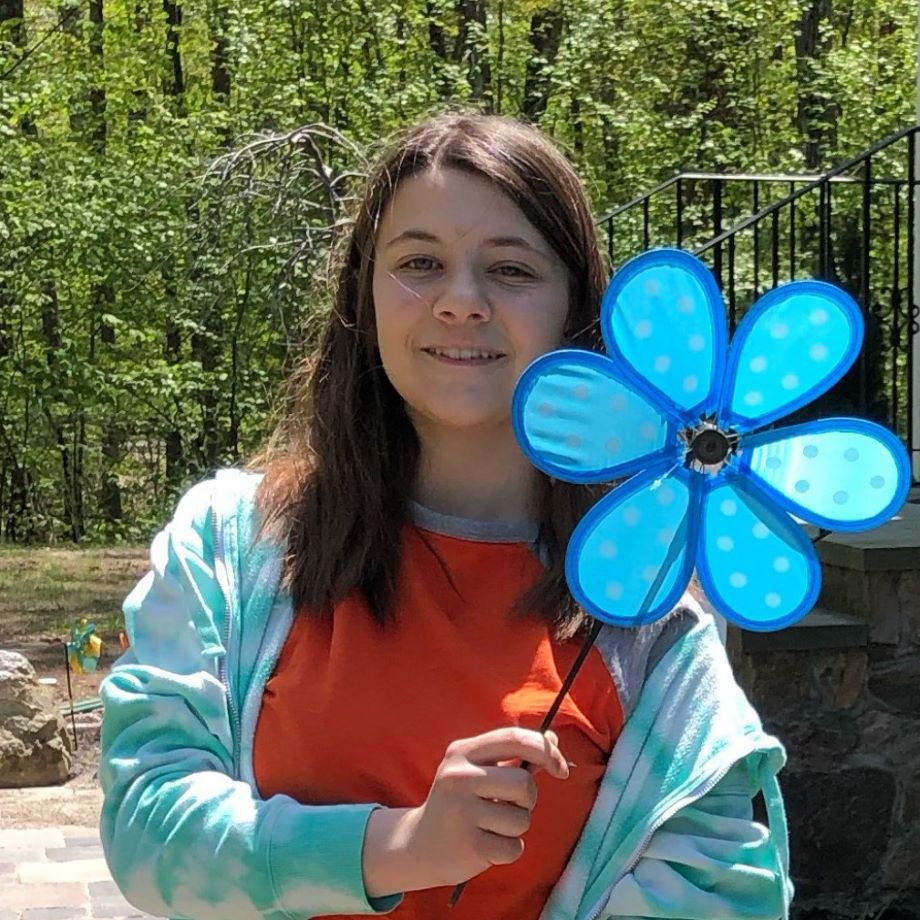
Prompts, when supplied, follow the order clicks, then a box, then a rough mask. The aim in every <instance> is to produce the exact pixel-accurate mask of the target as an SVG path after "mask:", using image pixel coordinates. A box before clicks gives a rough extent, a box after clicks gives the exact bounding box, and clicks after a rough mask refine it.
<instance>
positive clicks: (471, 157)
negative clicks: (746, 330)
mask: <svg viewBox="0 0 920 920" xmlns="http://www.w3.org/2000/svg"><path fill="white" fill-rule="evenodd" d="M438 166H441V167H451V168H454V169H460V170H464V171H466V172H469V173H472V174H474V175H477V176H481V177H483V178H485V179H487V180H488V181H489V182H491V183H493V184H494V185H495V187H496V188H497V189H498V190H499V191H501V192H502V193H504V194H505V195H506V196H507V197H508V198H510V199H511V201H513V202H514V204H515V205H517V207H518V208H520V210H521V211H522V212H523V213H524V215H525V216H526V217H527V219H528V220H529V221H530V222H531V223H532V224H533V226H534V227H535V228H536V229H537V230H538V231H539V232H540V233H541V234H542V236H543V237H544V239H546V241H547V242H548V243H549V244H550V245H551V246H552V247H553V249H554V250H555V251H556V253H557V254H558V256H559V257H560V259H561V260H562V261H563V263H564V264H565V265H566V267H567V268H568V274H569V279H570V289H569V312H568V317H567V321H566V326H565V333H564V337H565V340H566V342H567V343H568V344H572V345H578V346H582V347H587V348H597V347H598V346H599V343H600V335H599V326H598V311H599V306H600V299H601V296H602V294H603V290H604V286H605V283H606V269H605V265H604V257H603V254H602V252H601V248H600V245H599V241H598V236H597V230H596V226H595V222H594V218H593V216H592V212H591V208H590V205H589V203H588V199H587V196H586V194H585V191H584V189H583V187H582V185H581V183H580V181H579V179H578V177H577V176H576V174H575V172H574V170H573V168H572V166H571V165H570V163H569V162H568V160H567V159H566V158H565V156H564V155H563V154H562V153H561V152H560V151H559V150H557V149H556V147H555V146H553V144H552V143H551V142H550V141H549V140H548V139H547V138H546V137H545V136H544V135H543V134H541V133H540V132H539V131H538V130H537V129H536V128H532V127H530V126H527V125H525V124H522V123H520V122H518V121H515V120H514V119H511V118H506V117H502V116H494V115H458V114H449V115H441V116H438V117H435V118H431V119H429V120H426V121H424V122H423V123H421V124H419V125H417V126H415V127H413V128H410V129H409V130H408V131H407V132H406V133H404V134H403V135H402V136H401V137H400V138H398V139H397V140H396V142H395V143H393V144H392V145H391V146H390V148H389V150H388V151H387V152H386V153H385V154H384V155H383V157H382V158H381V160H380V162H379V163H378V165H377V167H376V168H375V169H374V170H373V171H372V172H371V175H370V177H369V179H368V182H367V186H366V190H365V193H364V195H363V198H362V201H361V204H360V206H359V208H358V211H357V214H356V215H355V219H354V223H353V225H352V228H351V232H350V235H349V237H348V238H347V240H345V246H344V249H343V252H342V256H341V264H340V268H339V271H338V283H337V285H336V290H335V296H334V305H333V309H332V311H331V313H330V315H329V317H328V320H327V322H326V325H325V329H324V330H323V333H322V337H321V341H320V345H319V348H318V351H317V353H316V354H314V355H313V356H311V357H310V358H305V359H304V360H303V361H302V362H301V363H300V364H299V366H297V367H296V369H295V371H294V373H293V374H292V375H291V377H290V378H289V380H288V381H287V387H286V396H287V400H286V405H287V409H286V413H285V417H284V418H283V419H282V420H281V422H280V424H279V426H278V428H277V429H276V431H275V433H274V435H273V437H272V439H271V440H270V442H269V445H268V446H267V447H266V448H265V449H264V450H263V451H262V452H261V453H260V454H259V455H258V456H256V457H255V458H253V461H252V462H251V463H250V464H248V465H249V467H250V468H253V469H264V470H265V473H266V475H265V478H264V480H263V482H262V484H261V486H260V488H259V492H258V497H257V501H258V506H259V509H260V511H261V514H262V520H263V524H262V534H263V535H266V534H270V535H273V536H274V537H275V538H280V539H281V540H282V541H283V542H284V544H285V545H286V553H285V559H284V568H283V572H284V581H285V584H286V585H287V587H288V588H289V590H290V591H291V595H292V600H293V603H294V608H295V610H297V611H299V612H307V613H308V614H309V615H314V616H330V615H331V612H332V610H333V608H334V606H335V605H336V604H337V603H338V602H339V601H341V600H342V599H343V598H344V597H345V596H346V595H347V594H349V593H350V592H351V591H353V590H355V589H357V590H359V591H361V592H363V594H364V596H365V598H366V599H367V601H368V604H369V606H370V608H371V610H372V611H373V614H374V616H375V618H376V619H377V620H378V622H380V623H381V624H386V623H387V622H390V621H392V620H394V619H395V611H394V598H395V593H396V585H397V579H398V575H399V566H400V549H401V540H400V534H401V531H402V528H403V526H404V524H405V523H406V520H407V516H408V513H409V510H408V509H409V502H410V499H411V498H412V494H413V489H414V487H415V482H416V472H417V469H418V463H419V443H418V439H417V437H416V433H415V430H414V428H413V426H412V423H411V421H410V419H409V416H408V414H407V413H406V410H405V407H404V404H403V401H402V398H401V397H400V396H399V395H398V394H397V392H396V390H395V389H394V388H393V386H392V384H391V383H390V382H389V380H388V378H387V376H386V374H385V373H384V371H383V368H382V367H381V364H380V356H379V354H378V353H377V351H376V347H375V342H376V330H375V320H374V304H373V297H372V287H371V284H372V277H373V268H374V251H375V239H376V234H377V229H378V225H379V223H380V221H381V219H382V217H383V214H384V212H385V210H386V207H387V205H388V203H389V201H390V199H391V198H392V196H393V194H394V192H395V190H396V189H397V188H398V187H399V184H400V183H401V182H402V181H403V180H404V179H407V178H409V177H410V176H413V175H415V174H417V173H420V172H423V171H425V170H427V169H429V168H431V167H438ZM541 488H542V500H541V508H542V511H541V520H540V524H541V540H542V542H543V544H544V546H545V551H546V559H547V568H546V572H545V574H544V575H543V577H542V578H541V579H540V580H539V581H538V583H537V584H536V585H534V586H533V588H532V589H531V590H530V591H528V592H527V594H526V595H525V596H524V597H522V598H521V599H520V601H519V603H518V608H519V610H520V611H521V612H524V613H532V614H536V615H539V616H541V617H542V618H543V619H545V620H547V621H548V622H550V623H552V624H553V626H554V628H555V633H556V635H557V636H560V637H562V636H570V635H572V634H574V633H575V632H577V631H578V628H579V626H580V625H581V623H582V621H583V614H582V613H581V612H580V611H579V610H578V608H577V606H576V604H575V603H574V600H573V599H572V597H571V595H570V594H569V592H568V589H567V586H566V583H565V576H564V555H565V546H566V544H567V542H568V539H569V536H570V534H571V532H572V529H573V528H574V526H575V524H576V523H577V522H578V520H579V518H580V517H581V516H582V514H584V512H585V511H586V510H587V508H588V506H589V505H590V504H591V503H592V502H593V501H594V500H595V497H596V496H594V495H592V494H591V491H590V490H588V489H586V488H585V487H584V486H577V487H576V486H571V485H569V484H567V483H563V482H559V481H555V480H550V479H549V478H548V477H542V478H541Z"/></svg>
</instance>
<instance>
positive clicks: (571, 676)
mask: <svg viewBox="0 0 920 920" xmlns="http://www.w3.org/2000/svg"><path fill="white" fill-rule="evenodd" d="M603 626H604V623H603V621H602V620H595V621H594V623H593V624H592V626H591V631H590V632H589V633H588V635H587V636H586V638H585V642H584V645H582V647H581V651H579V653H578V657H577V658H576V659H575V661H574V662H573V663H572V667H571V668H569V673H568V674H567V675H566V678H565V680H564V681H563V682H562V686H561V687H560V688H559V692H558V693H557V694H556V699H554V700H553V705H552V706H550V707H549V710H548V711H547V713H546V715H545V716H544V717H543V722H542V723H541V724H540V729H539V730H540V733H541V734H545V733H546V732H547V731H549V728H550V726H551V725H552V724H553V719H555V718H556V714H557V713H558V712H559V707H560V706H562V701H563V700H564V699H565V695H566V694H567V693H568V692H569V690H570V689H571V687H572V684H573V683H574V681H575V678H576V677H577V676H578V672H579V671H580V670H581V666H582V665H583V664H584V663H585V659H586V658H587V657H588V653H589V652H590V651H591V649H592V647H593V646H594V640H595V639H597V637H598V635H599V634H600V631H601V629H602V628H603ZM521 766H522V767H524V769H527V766H528V765H527V763H526V762H523V763H521ZM466 885H467V883H466V882H461V883H460V884H459V885H457V887H456V888H454V891H453V894H451V896H450V901H449V903H448V906H449V907H455V906H456V904H457V902H458V901H459V900H460V896H461V895H462V894H463V889H464V888H466Z"/></svg>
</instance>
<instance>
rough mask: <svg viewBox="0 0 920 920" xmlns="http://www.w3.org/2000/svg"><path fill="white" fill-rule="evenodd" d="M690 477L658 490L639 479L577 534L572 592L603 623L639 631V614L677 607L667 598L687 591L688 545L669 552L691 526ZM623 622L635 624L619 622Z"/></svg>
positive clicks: (671, 479)
mask: <svg viewBox="0 0 920 920" xmlns="http://www.w3.org/2000/svg"><path fill="white" fill-rule="evenodd" d="M659 476H660V474H659ZM689 476H690V474H689V473H687V472H686V471H680V472H679V473H675V474H672V475H671V476H668V477H666V478H665V480H664V481H663V482H661V483H660V484H657V483H656V479H657V478H658V477H656V476H653V475H651V474H648V475H646V474H639V476H637V477H635V478H634V479H633V480H630V482H629V483H627V484H626V485H624V486H622V487H621V488H620V489H616V490H614V491H613V492H611V493H609V494H608V495H607V496H605V497H604V498H603V499H601V501H600V502H599V503H598V504H597V505H596V506H595V508H594V509H593V511H592V512H591V513H590V514H589V515H588V516H587V517H585V518H584V519H583V520H582V522H581V523H580V524H579V526H578V528H577V529H576V531H575V533H574V535H573V536H572V540H571V542H570V545H569V556H570V559H571V560H573V566H572V570H571V572H570V575H571V576H572V578H571V584H572V589H573V591H574V592H575V595H576V598H577V599H578V600H579V602H581V603H584V605H585V607H586V609H588V610H590V611H591V612H592V613H594V614H595V615H597V616H599V617H600V618H601V619H603V620H604V621H605V622H614V623H619V625H635V621H634V620H635V617H636V616H637V612H638V611H642V610H643V609H644V610H646V611H647V612H648V611H649V610H651V609H653V606H654V605H655V604H658V603H661V604H662V605H666V602H667V603H671V604H673V602H672V601H670V600H669V597H668V594H669V593H673V592H674V591H678V590H683V587H684V586H685V585H686V580H682V579H689V576H690V570H689V569H688V568H686V566H685V563H686V562H687V558H686V541H680V540H678V541H677V542H676V543H675V544H674V545H673V549H674V550H675V552H674V553H673V554H672V555H669V550H671V549H672V543H673V539H674V536H675V534H677V533H678V531H680V530H681V528H682V527H684V526H687V517H688V508H689V503H690V490H689V488H688V485H687V483H688V481H689ZM656 486H657V487H656ZM663 497H664V499H665V500H664V501H662V498H663ZM662 533H667V536H668V540H667V541H665V542H662V540H661V539H660V536H661V534H662ZM614 586H617V587H614ZM650 592H654V594H655V596H654V597H648V595H649V593H650ZM678 596H679V595H678ZM674 602H676V598H675V599H674ZM668 609H670V606H669V607H668ZM598 611H600V613H598ZM624 617H625V618H629V617H632V618H633V622H632V623H631V624H630V623H625V622H623V621H622V619H618V618H624Z"/></svg>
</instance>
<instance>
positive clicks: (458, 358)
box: [422, 345, 506, 366]
mask: <svg viewBox="0 0 920 920" xmlns="http://www.w3.org/2000/svg"><path fill="white" fill-rule="evenodd" d="M422 351H423V352H425V354H426V355H431V357H432V358H435V359H436V360H438V361H441V362H443V363H445V364H462V365H467V366H473V365H482V364H494V363H495V362H496V361H500V360H501V359H502V358H504V357H506V355H505V354H504V353H503V352H500V351H492V350H491V349H487V348H442V347H441V346H438V345H433V346H431V347H428V348H423V349H422Z"/></svg>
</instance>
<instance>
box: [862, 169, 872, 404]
mask: <svg viewBox="0 0 920 920" xmlns="http://www.w3.org/2000/svg"><path fill="white" fill-rule="evenodd" d="M861 223H862V266H861V268H860V274H861V275H862V277H861V278H860V279H859V299H860V300H861V301H862V310H863V320H864V321H865V324H866V341H867V342H868V341H870V340H871V336H872V332H873V330H872V328H871V324H872V322H873V317H872V303H871V301H872V287H871V278H870V276H869V272H870V271H871V270H872V267H871V264H870V260H869V250H870V247H871V245H872V243H871V240H872V157H866V162H865V164H864V166H863V189H862V220H861ZM867 360H868V357H867V350H866V347H865V345H863V348H862V351H861V352H860V354H859V411H860V414H862V415H865V414H866V409H867V407H868V404H869V394H868V392H867V390H868V386H869V374H868V367H867V364H866V362H867Z"/></svg>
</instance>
